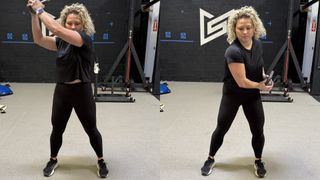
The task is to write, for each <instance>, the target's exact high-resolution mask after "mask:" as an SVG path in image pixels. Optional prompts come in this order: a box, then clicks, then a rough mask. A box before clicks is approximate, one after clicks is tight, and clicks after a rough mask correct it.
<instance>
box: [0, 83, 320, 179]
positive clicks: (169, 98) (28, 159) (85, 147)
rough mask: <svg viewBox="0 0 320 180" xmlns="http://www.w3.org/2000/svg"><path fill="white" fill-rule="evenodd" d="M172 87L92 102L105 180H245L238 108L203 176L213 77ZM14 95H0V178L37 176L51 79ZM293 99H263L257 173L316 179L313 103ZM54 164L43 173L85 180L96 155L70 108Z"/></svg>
mask: <svg viewBox="0 0 320 180" xmlns="http://www.w3.org/2000/svg"><path fill="white" fill-rule="evenodd" d="M168 84H169V88H170V89H171V91H172V93H170V94H165V95H162V96H161V103H164V104H165V107H164V112H162V113H160V112H159V101H158V100H157V99H156V98H154V97H153V96H151V95H150V94H148V93H133V97H134V98H135V99H136V102H135V103H97V119H98V128H99V130H100V132H101V134H102V136H103V142H104V154H105V159H106V160H107V162H108V165H109V169H110V175H109V177H108V178H107V179H112V180H159V179H161V180H178V179H183V180H198V179H199V180H204V179H216V180H224V179H226V180H233V179H235V180H250V179H256V177H255V176H254V174H253V166H252V165H253V160H254V158H253V150H252V148H251V143H250V140H251V134H250V131H249V127H248V123H247V122H246V119H245V118H244V115H243V112H242V110H241V109H240V110H239V113H238V115H237V117H236V119H235V121H234V123H233V125H232V127H231V129H230V130H229V132H228V134H227V135H226V137H225V140H224V144H223V146H222V147H221V149H220V150H219V151H218V153H217V156H216V161H217V164H216V168H215V170H214V172H213V173H212V174H211V175H210V176H208V177H203V176H201V174H200V168H201V166H202V164H203V162H204V160H205V159H206V157H207V153H208V149H209V143H210V137H211V133H212V131H213V130H214V128H215V126H216V117H217V113H218V108H219V103H220V98H221V87H222V84H221V83H201V82H198V83H191V82H168ZM11 86H12V90H13V91H14V94H13V95H11V96H5V97H1V98H0V104H5V105H7V106H8V108H7V113H6V114H0V147H1V148H0V167H1V168H0V179H5V180H38V179H48V178H45V177H43V176H42V168H43V166H44V165H45V163H46V162H47V160H48V156H49V136H50V130H51V125H50V114H51V103H52V92H53V88H54V84H40V83H39V84H37V83H12V84H11ZM290 96H291V97H292V98H293V99H294V101H293V103H275V102H272V103H271V102H268V103H264V110H265V116H266V123H265V136H266V143H265V149H264V153H263V155H264V160H265V162H266V168H267V170H268V175H267V177H266V178H265V179H272V180H295V179H299V180H300V179H308V180H317V179H319V178H320V167H319V166H318V164H319V158H318V156H317V155H318V152H320V143H319V141H320V140H319V137H320V118H319V117H320V108H319V107H320V103H319V102H317V101H316V100H314V99H313V98H312V97H311V96H310V95H309V94H307V93H301V92H300V93H293V92H292V93H290ZM59 164H60V167H59V168H58V169H57V171H56V173H55V174H54V175H53V176H52V177H50V179H59V180H73V179H74V180H82V179H83V180H88V179H90V180H91V179H99V178H98V177H97V175H96V167H95V164H96V158H95V154H94V151H93V150H92V148H91V146H90V144H89V141H88V138H87V136H86V134H85V132H84V130H83V129H82V127H81V125H80V122H79V121H78V119H77V117H76V115H75V114H74V113H73V114H72V116H71V119H70V121H69V124H68V126H67V129H66V132H65V134H64V143H63V145H62V148H61V150H60V153H59Z"/></svg>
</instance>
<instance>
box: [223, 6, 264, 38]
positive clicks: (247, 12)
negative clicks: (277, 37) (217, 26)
mask: <svg viewBox="0 0 320 180" xmlns="http://www.w3.org/2000/svg"><path fill="white" fill-rule="evenodd" d="M241 18H250V19H251V21H252V24H253V27H254V38H256V39H259V38H260V37H263V36H265V35H266V34H267V33H266V29H265V28H264V26H263V23H262V21H261V19H260V18H259V15H258V13H257V11H256V10H254V8H253V7H251V6H244V7H242V8H240V9H236V10H234V13H233V14H232V15H231V16H230V17H229V18H228V27H227V35H228V38H227V41H228V43H230V44H231V43H232V42H233V41H234V40H235V39H236V38H237V36H236V33H235V27H236V24H237V21H238V20H239V19H241Z"/></svg>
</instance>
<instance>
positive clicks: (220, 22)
mask: <svg viewBox="0 0 320 180" xmlns="http://www.w3.org/2000/svg"><path fill="white" fill-rule="evenodd" d="M233 11H234V9H232V10H230V11H229V12H227V13H225V14H223V15H221V16H219V17H216V18H214V15H212V14H210V13H208V12H207V11H205V10H203V9H201V8H200V45H201V46H202V45H204V44H206V43H208V42H210V41H212V40H214V39H216V38H218V37H220V36H222V35H223V34H225V33H227V19H228V17H229V16H230V15H231V14H232V13H233ZM213 18H214V19H213ZM208 19H209V21H208ZM206 21H207V22H206Z"/></svg>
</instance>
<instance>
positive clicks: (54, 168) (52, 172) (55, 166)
mask: <svg viewBox="0 0 320 180" xmlns="http://www.w3.org/2000/svg"><path fill="white" fill-rule="evenodd" d="M58 166H59V165H58V163H57V164H56V165H54V167H53V170H52V171H51V173H50V174H49V176H47V177H50V176H52V175H53V174H54V171H55V170H56V168H57V167H58Z"/></svg>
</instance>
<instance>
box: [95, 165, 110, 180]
mask: <svg viewBox="0 0 320 180" xmlns="http://www.w3.org/2000/svg"><path fill="white" fill-rule="evenodd" d="M97 168H98V171H97V175H98V177H100V178H107V177H108V176H109V173H108V174H107V176H106V177H101V176H100V174H99V165H98V164H97Z"/></svg>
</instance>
